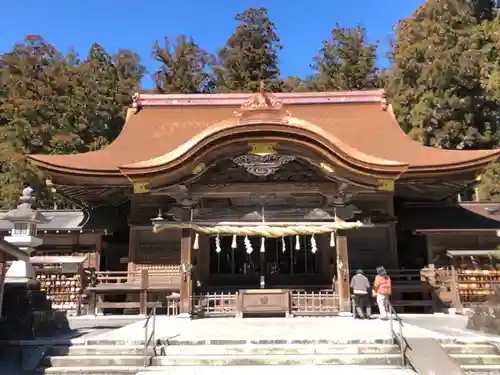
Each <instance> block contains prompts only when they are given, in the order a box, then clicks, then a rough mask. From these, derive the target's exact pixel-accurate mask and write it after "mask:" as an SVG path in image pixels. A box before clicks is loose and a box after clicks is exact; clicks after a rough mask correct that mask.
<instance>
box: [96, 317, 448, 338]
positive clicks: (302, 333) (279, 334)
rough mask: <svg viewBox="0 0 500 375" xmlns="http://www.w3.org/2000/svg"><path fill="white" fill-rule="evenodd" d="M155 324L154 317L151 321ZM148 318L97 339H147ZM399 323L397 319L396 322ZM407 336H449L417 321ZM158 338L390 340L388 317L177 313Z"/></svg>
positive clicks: (159, 320)
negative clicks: (191, 316) (209, 316)
mask: <svg viewBox="0 0 500 375" xmlns="http://www.w3.org/2000/svg"><path fill="white" fill-rule="evenodd" d="M149 324H150V327H152V321H150V323H149ZM143 325H144V321H138V322H136V323H133V324H129V325H127V326H125V327H123V328H119V329H116V330H113V331H111V332H108V333H105V334H103V335H99V336H96V337H93V339H94V340H119V341H122V340H123V341H141V340H144V330H143V328H142V327H143ZM394 325H395V326H397V323H394ZM403 333H404V335H405V336H407V337H432V338H437V339H441V338H446V337H447V336H446V335H444V334H441V333H437V332H433V331H430V330H427V329H424V328H420V327H417V326H414V325H406V326H405V328H404V331H403ZM156 338H157V339H168V340H174V341H176V342H185V343H188V342H197V343H199V342H202V341H203V342H206V341H213V342H215V341H223V342H227V343H236V342H237V343H243V342H248V343H254V344H256V343H265V342H267V341H269V342H270V343H275V344H277V343H283V344H286V343H292V342H294V343H299V342H300V341H304V340H312V341H314V340H326V341H331V342H336V343H342V342H346V343H347V342H353V341H356V342H363V341H367V342H372V341H373V340H374V339H380V340H390V339H391V332H390V328H389V322H388V321H382V320H378V319H374V320H354V319H352V318H351V317H325V318H291V319H286V318H245V319H235V318H218V319H200V320H189V319H182V318H177V317H168V316H157V317H156Z"/></svg>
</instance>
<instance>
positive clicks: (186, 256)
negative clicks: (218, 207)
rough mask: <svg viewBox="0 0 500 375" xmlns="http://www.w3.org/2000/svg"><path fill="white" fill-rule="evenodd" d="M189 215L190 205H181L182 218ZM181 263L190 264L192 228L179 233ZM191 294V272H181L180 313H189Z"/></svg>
mask: <svg viewBox="0 0 500 375" xmlns="http://www.w3.org/2000/svg"><path fill="white" fill-rule="evenodd" d="M190 216H191V207H183V219H184V220H189V219H190ZM181 236H182V237H181V264H186V265H191V264H192V259H191V258H192V244H193V241H192V230H191V229H182V234H181ZM192 294H193V285H192V275H191V272H187V273H182V272H181V283H180V309H179V310H180V311H179V313H180V314H182V315H191V298H192Z"/></svg>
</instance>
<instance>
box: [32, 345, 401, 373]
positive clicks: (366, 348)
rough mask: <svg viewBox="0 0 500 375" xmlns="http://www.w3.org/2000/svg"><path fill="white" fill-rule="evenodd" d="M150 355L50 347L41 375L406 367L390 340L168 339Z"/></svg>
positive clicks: (109, 348)
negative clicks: (218, 368) (233, 368)
mask: <svg viewBox="0 0 500 375" xmlns="http://www.w3.org/2000/svg"><path fill="white" fill-rule="evenodd" d="M157 353H158V356H157V357H155V356H154V353H153V350H152V349H151V350H150V352H149V353H148V362H149V363H150V365H151V366H150V367H148V368H147V369H145V368H144V357H143V346H142V345H138V344H134V345H131V344H126V345H125V344H123V343H112V342H103V341H100V342H98V343H91V342H88V343H86V344H85V345H84V344H80V345H73V346H62V345H57V346H54V347H52V348H50V349H49V350H48V351H47V353H46V355H45V357H44V358H43V360H42V362H41V366H40V367H39V368H38V371H37V373H39V374H55V375H56V374H57V375H59V374H60V375H62V374H64V375H76V374H79V375H81V374H86V375H101V374H106V375H118V374H120V375H121V374H136V373H137V372H139V371H145V370H147V371H148V372H149V371H152V372H153V371H158V370H171V369H180V368H181V367H193V366H195V367H198V366H269V365H274V366H276V365H281V366H285V365H306V366H307V365H308V366H311V365H312V366H320V365H330V366H331V365H356V366H368V367H373V368H387V369H397V368H400V367H401V358H400V352H399V348H398V347H397V346H396V345H393V344H392V343H391V342H390V341H388V340H370V341H359V340H358V341H335V342H334V341H327V340H297V341H292V342H287V341H282V340H255V341H246V340H238V341H217V340H215V341H214V340H212V341H210V340H207V341H187V342H186V341H169V342H165V343H163V344H162V345H159V346H158V347H157Z"/></svg>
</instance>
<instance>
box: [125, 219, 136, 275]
mask: <svg viewBox="0 0 500 375" xmlns="http://www.w3.org/2000/svg"><path fill="white" fill-rule="evenodd" d="M137 238H138V229H137V228H134V227H130V234H129V242H128V266H127V270H128V272H133V271H135V270H136V264H137V259H138V254H137V250H138V249H137V247H138V241H137Z"/></svg>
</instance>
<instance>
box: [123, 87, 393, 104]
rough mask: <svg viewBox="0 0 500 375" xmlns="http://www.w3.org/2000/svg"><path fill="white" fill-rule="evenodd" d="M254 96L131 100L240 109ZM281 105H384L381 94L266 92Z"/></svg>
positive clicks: (170, 96) (146, 96) (141, 96)
mask: <svg viewBox="0 0 500 375" xmlns="http://www.w3.org/2000/svg"><path fill="white" fill-rule="evenodd" d="M256 94H258V93H227V94H140V93H135V94H134V96H133V97H132V100H133V103H132V107H134V108H137V107H148V106H184V105H189V106H196V105H199V106H204V105H208V106H214V105H221V106H222V105H226V106H227V105H234V106H237V105H242V104H243V103H244V102H245V101H247V100H248V99H249V98H251V97H252V96H254V95H256ZM266 94H269V95H271V96H273V97H275V98H276V99H279V101H280V102H282V104H322V103H323V104H324V103H384V101H385V92H384V90H369V91H329V92H302V93H275V92H268V93H266Z"/></svg>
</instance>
